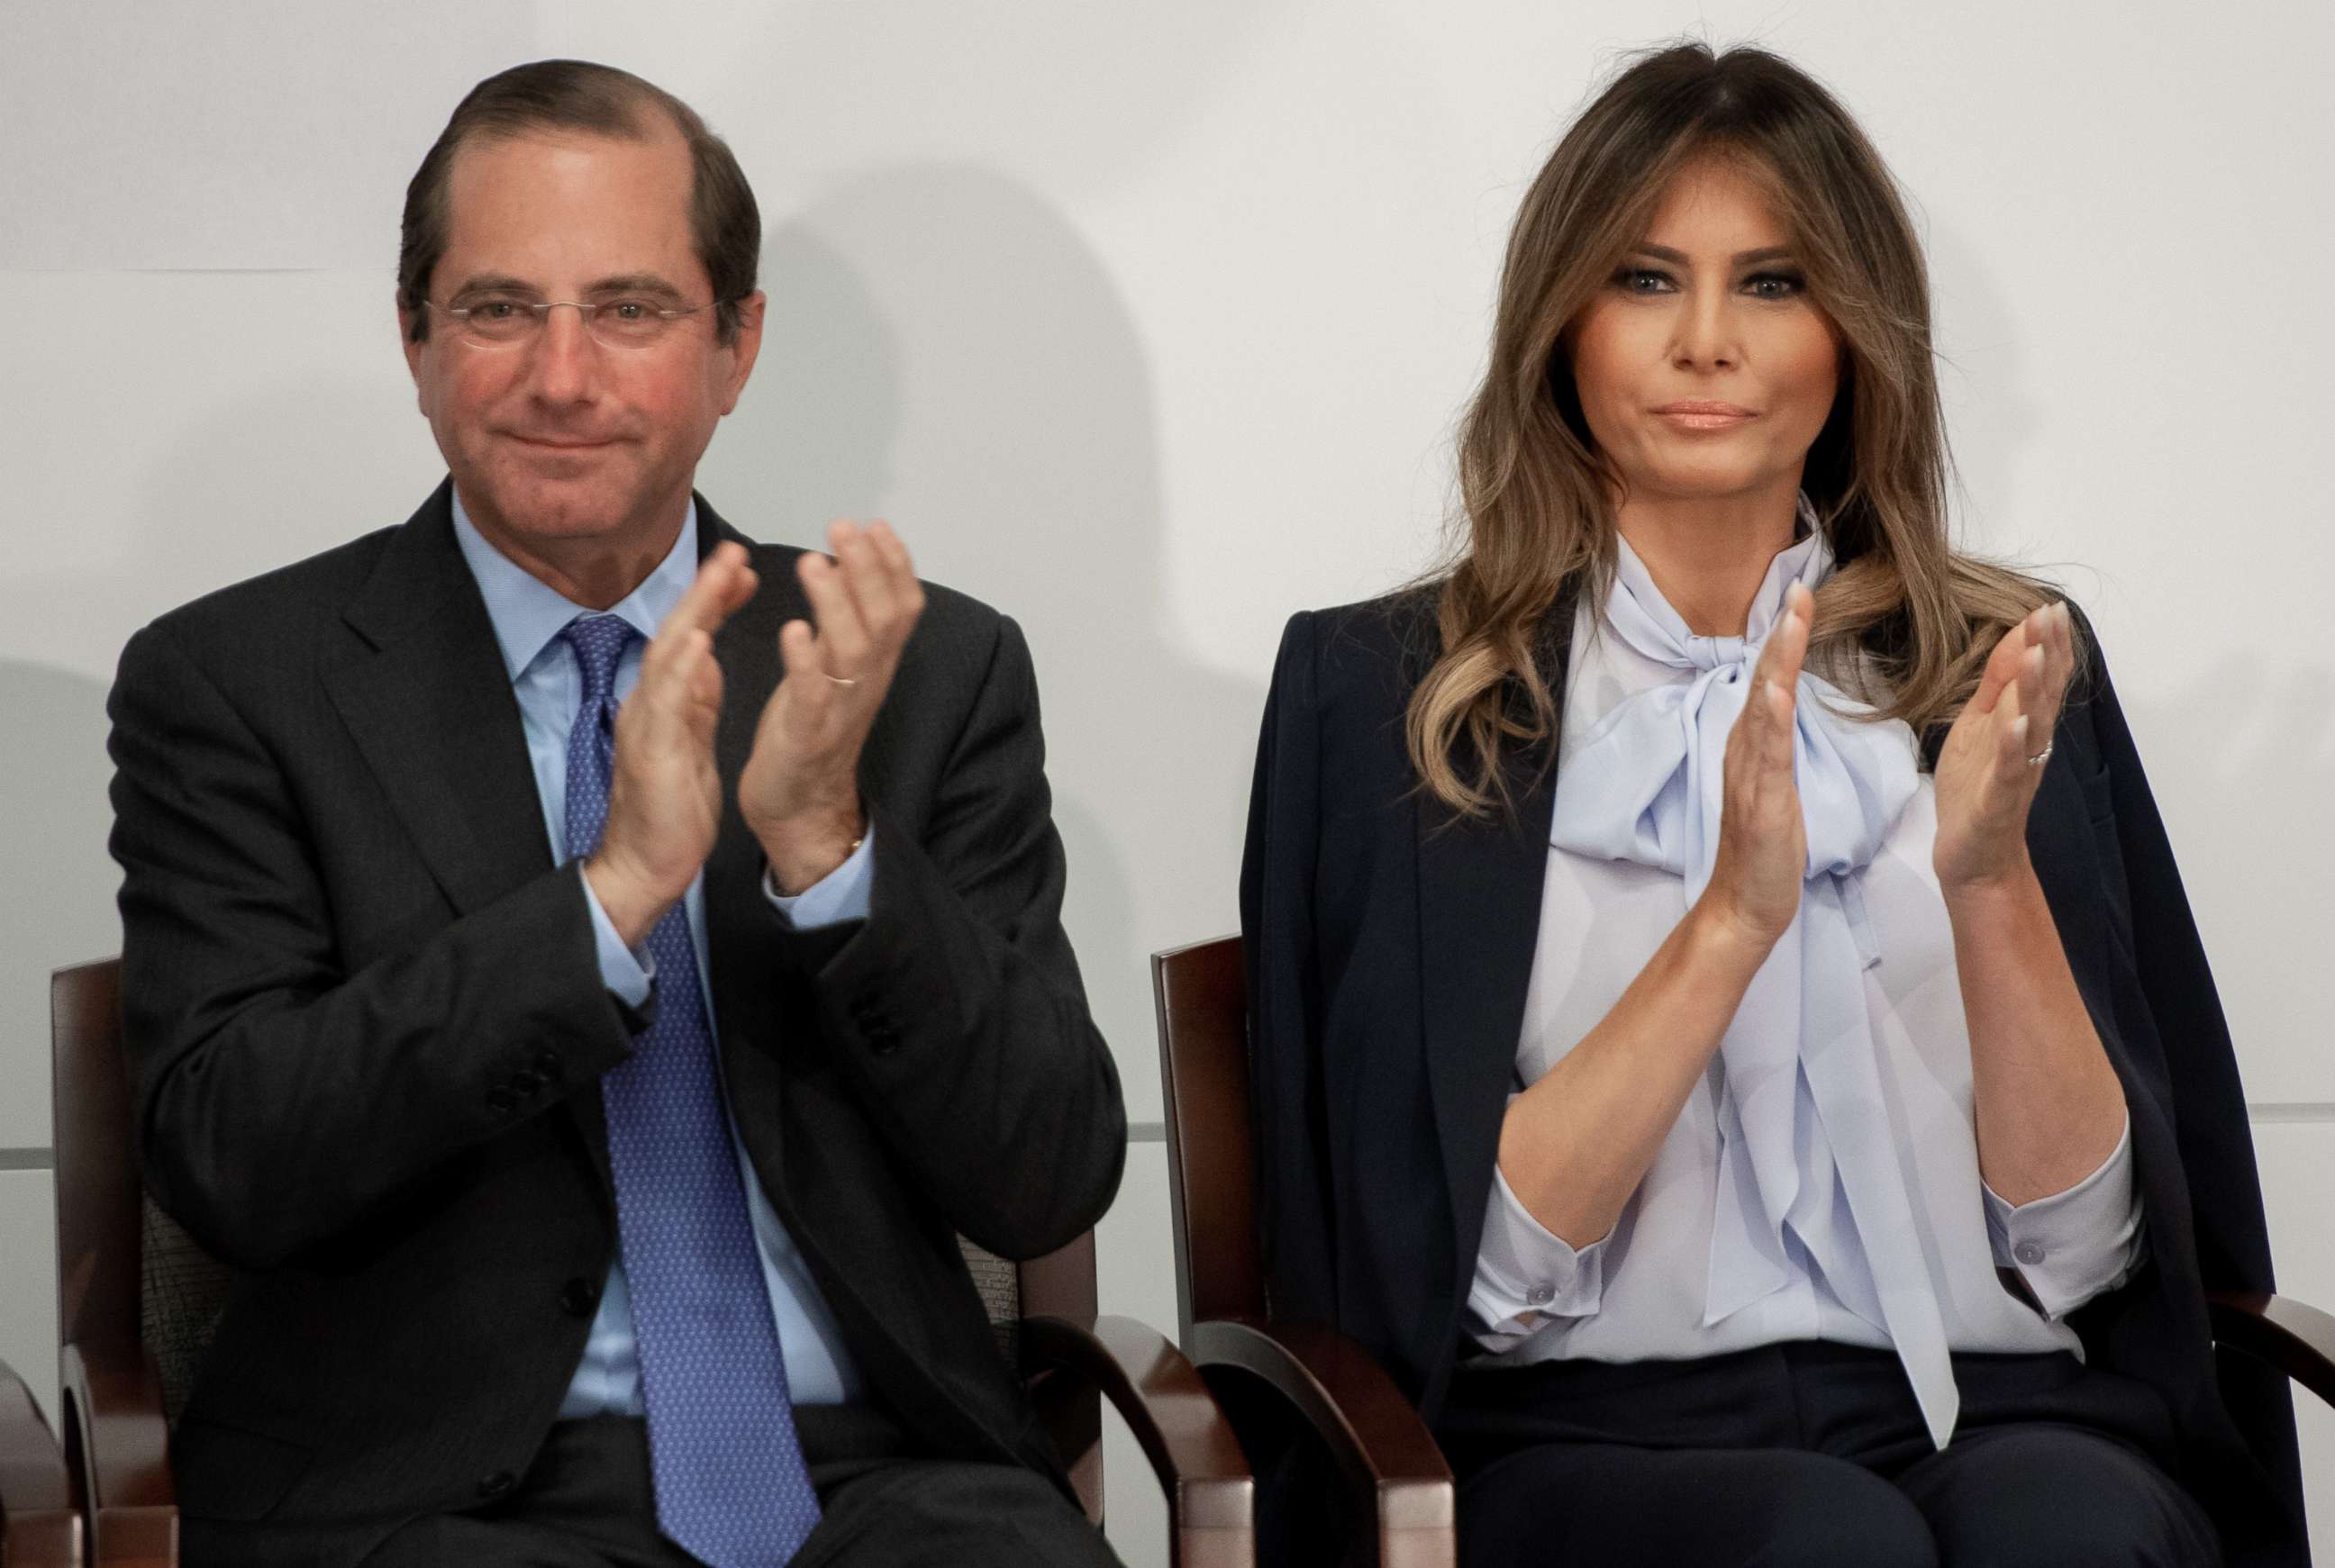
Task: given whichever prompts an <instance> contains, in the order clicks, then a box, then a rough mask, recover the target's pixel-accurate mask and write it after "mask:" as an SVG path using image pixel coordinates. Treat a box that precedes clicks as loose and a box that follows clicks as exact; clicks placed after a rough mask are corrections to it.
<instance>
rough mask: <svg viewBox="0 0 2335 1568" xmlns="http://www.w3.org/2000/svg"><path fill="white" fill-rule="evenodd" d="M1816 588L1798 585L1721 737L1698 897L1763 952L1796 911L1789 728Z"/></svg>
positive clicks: (1795, 803)
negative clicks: (1710, 836) (1711, 847)
mask: <svg viewBox="0 0 2335 1568" xmlns="http://www.w3.org/2000/svg"><path fill="white" fill-rule="evenodd" d="M1815 608H1816V598H1815V595H1812V594H1810V593H1809V592H1808V590H1807V588H1806V587H1805V586H1802V585H1800V584H1798V583H1794V584H1793V585H1792V586H1791V587H1790V588H1789V589H1788V590H1787V591H1786V594H1785V598H1784V613H1783V615H1781V616H1780V617H1779V618H1778V621H1777V623H1776V626H1775V630H1774V631H1773V632H1771V633H1770V634H1768V644H1767V646H1766V647H1764V648H1762V649H1761V650H1760V652H1759V663H1758V664H1757V665H1756V666H1754V667H1753V669H1752V672H1751V698H1750V701H1749V702H1746V703H1745V704H1744V706H1743V712H1742V715H1741V716H1740V717H1739V718H1738V719H1737V720H1736V721H1735V729H1734V730H1733V731H1732V732H1731V733H1729V736H1728V737H1727V757H1726V761H1725V764H1724V769H1723V771H1722V774H1721V777H1722V779H1724V781H1725V782H1724V789H1725V796H1724V799H1722V801H1721V803H1720V818H1719V852H1718V854H1717V856H1716V857H1714V861H1713V864H1712V866H1711V872H1710V886H1708V887H1706V888H1705V889H1703V894H1702V897H1701V898H1700V900H1699V901H1698V903H1697V905H1696V910H1697V912H1698V913H1699V914H1701V915H1705V916H1706V917H1707V918H1710V919H1712V920H1716V921H1717V922H1718V923H1719V924H1720V927H1721V928H1722V929H1723V930H1724V931H1726V932H1727V933H1728V934H1729V935H1731V936H1734V937H1736V938H1738V939H1739V940H1742V941H1745V942H1747V943H1749V944H1754V945H1756V947H1757V948H1758V949H1759V952H1760V953H1762V954H1763V955H1764V953H1766V952H1767V950H1768V949H1769V948H1772V947H1773V946H1775V944H1776V943H1777V940H1778V938H1780V937H1781V936H1782V935H1783V934H1784V932H1785V929H1786V928H1787V927H1788V926H1789V925H1790V924H1792V916H1793V915H1797V913H1798V912H1799V907H1800V884H1801V883H1802V881H1804V880H1805V879H1806V877H1807V865H1808V842H1807V823H1806V822H1805V821H1804V820H1803V819H1802V818H1801V816H1800V791H1799V786H1798V785H1797V782H1795V780H1794V779H1793V776H1792V730H1793V724H1794V720H1795V712H1796V702H1797V696H1798V692H1799V681H1800V662H1801V660H1803V659H1804V658H1806V657H1807V651H1808V622H1809V619H1810V617H1811V616H1812V615H1814V613H1815Z"/></svg>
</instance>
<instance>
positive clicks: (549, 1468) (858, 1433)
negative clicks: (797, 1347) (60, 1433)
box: [184, 1405, 1119, 1568]
mask: <svg viewBox="0 0 2335 1568" xmlns="http://www.w3.org/2000/svg"><path fill="white" fill-rule="evenodd" d="M795 1418H796V1428H797V1430H798V1431H799V1433H800V1435H801V1437H802V1444H803V1457H804V1458H805V1459H806V1460H807V1461H809V1466H810V1476H811V1485H812V1486H814V1487H815V1488H816V1489H817V1490H818V1493H819V1507H820V1511H821V1518H820V1520H819V1527H818V1529H816V1530H814V1531H813V1532H812V1533H811V1536H810V1539H809V1541H807V1542H805V1543H804V1544H803V1548H802V1550H801V1551H800V1552H799V1553H797V1554H796V1556H795V1558H794V1561H793V1562H792V1563H790V1565H789V1568H924V1565H927V1564H929V1565H930V1568H957V1565H959V1564H963V1565H965V1568H1025V1565H1026V1568H1118V1563H1119V1559H1118V1558H1117V1557H1115V1556H1114V1555H1112V1553H1111V1551H1110V1548H1109V1546H1108V1545H1106V1544H1104V1542H1103V1537H1102V1533H1101V1532H1100V1531H1099V1530H1097V1529H1096V1528H1095V1527H1094V1526H1093V1525H1091V1524H1089V1523H1087V1519H1086V1515H1083V1514H1081V1513H1080V1512H1079V1510H1078V1508H1077V1507H1076V1506H1075V1505H1072V1504H1071V1501H1070V1500H1069V1499H1068V1498H1067V1497H1065V1496H1064V1495H1062V1494H1061V1491H1060V1490H1058V1489H1057V1488H1056V1487H1055V1486H1054V1485H1053V1483H1052V1482H1051V1481H1049V1480H1047V1479H1046V1478H1045V1477H1044V1476H1041V1475H1040V1474H1038V1473H1037V1472H1036V1471H1034V1470H1031V1469H1028V1468H1025V1467H1023V1466H1019V1465H984V1464H975V1463H972V1462H969V1461H965V1460H958V1459H941V1458H935V1457H930V1456H928V1455H923V1454H920V1453H919V1452H918V1450H917V1447H916V1444H915V1443H914V1442H913V1441H912V1440H911V1439H910V1438H909V1437H907V1435H906V1433H904V1432H903V1431H902V1430H901V1429H900V1428H899V1427H897V1426H896V1424H894V1423H893V1422H892V1421H891V1420H890V1419H889V1418H887V1417H885V1416H884V1415H882V1414H881V1413H879V1412H877V1411H876V1410H874V1409H872V1408H867V1407H864V1406H819V1405H808V1406H803V1407H801V1408H798V1409H797V1410H796V1412H795ZM369 1538H371V1539H374V1540H376V1541H377V1542H378V1544H376V1545H374V1546H373V1549H372V1550H371V1551H369V1552H363V1548H362V1547H356V1546H353V1545H352V1544H350V1539H349V1537H347V1536H343V1535H338V1534H336V1533H330V1532H323V1533H313V1534H308V1533H301V1534H299V1538H297V1539H296V1538H295V1533H292V1532H285V1531H281V1530H270V1529H268V1528H267V1527H266V1526H248V1525H245V1526H236V1527H234V1530H233V1532H232V1534H229V1533H227V1532H223V1531H221V1530H220V1529H219V1527H218V1526H208V1527H207V1526H206V1525H205V1524H203V1523H202V1522H201V1521H194V1520H189V1521H187V1522H186V1536H185V1543H186V1548H187V1550H186V1552H185V1554H184V1555H185V1560H186V1562H187V1563H189V1568H202V1565H204V1564H209V1563H218V1564H227V1563H234V1564H237V1568H244V1565H247V1564H275V1563H284V1564H287V1565H288V1564H291V1563H301V1564H321V1563H353V1562H359V1561H361V1562H362V1568H699V1564H698V1562H697V1559H696V1558H694V1557H693V1556H691V1555H690V1554H689V1553H686V1552H683V1550H681V1548H679V1547H678V1546H675V1545H674V1544H673V1543H672V1542H670V1541H667V1540H665V1539H664V1537H663V1536H662V1535H660V1534H657V1528H656V1494H655V1491H654V1486H653V1484H652V1482H651V1479H650V1475H649V1448H648V1431H647V1428H646V1426H645V1424H644V1423H643V1422H641V1421H638V1420H635V1419H630V1418H625V1417H619V1416H600V1417H595V1418H591V1419H589V1420H581V1421H562V1422H560V1423H558V1424H557V1425H556V1426H554V1427H553V1428H551V1435H550V1436H549V1437H547V1438H546V1439H545V1441H544V1445H543V1447H542V1448H541V1450H540V1451H538V1454H537V1456H536V1459H535V1463H534V1464H533V1465H532V1466H530V1467H529V1468H528V1472H527V1474H526V1476H523V1477H521V1479H520V1481H519V1484H518V1486H517V1487H515V1488H514V1489H513V1490H512V1491H511V1493H510V1495H508V1496H506V1497H504V1498H502V1499H501V1500H500V1501H499V1502H497V1503H495V1504H494V1505H491V1506H490V1507H487V1508H481V1509H478V1510H474V1511H470V1512H465V1513H460V1514H441V1515H430V1516H426V1517H423V1518H421V1519H415V1520H412V1521H411V1522H409V1523H407V1524H403V1525H402V1526H400V1527H398V1528H397V1529H396V1530H394V1531H393V1532H392V1533H391V1534H389V1535H388V1536H387V1537H386V1538H385V1539H383V1538H381V1537H380V1536H379V1533H378V1526H376V1527H375V1529H374V1531H373V1532H372V1533H371V1534H370V1536H369ZM360 1552H363V1556H362V1558H361V1559H360V1557H359V1555H358V1553H360Z"/></svg>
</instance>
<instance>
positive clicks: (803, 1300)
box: [454, 495, 874, 1419]
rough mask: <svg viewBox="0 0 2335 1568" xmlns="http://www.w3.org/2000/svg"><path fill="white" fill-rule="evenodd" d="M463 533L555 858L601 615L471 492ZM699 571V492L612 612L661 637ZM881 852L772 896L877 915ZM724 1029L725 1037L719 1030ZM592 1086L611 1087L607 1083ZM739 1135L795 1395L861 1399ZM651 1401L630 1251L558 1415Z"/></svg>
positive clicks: (626, 992)
mask: <svg viewBox="0 0 2335 1568" xmlns="http://www.w3.org/2000/svg"><path fill="white" fill-rule="evenodd" d="M454 537H455V539H456V541H457V542H458V543H459V544H460V546H461V549H462V558H463V559H464V560H465V561H467V562H469V563H470V573H471V576H474V577H476V578H477V579H478V584H479V592H480V594H481V595H484V597H485V599H486V602H487V615H488V617H489V619H490V620H491V621H492V622H493V623H494V629H495V640H496V641H497V642H498V643H499V644H500V645H501V648H502V654H503V663H504V666H505V668H506V669H508V670H509V673H510V678H511V689H512V692H513V694H514V695H516V696H517V697H518V707H519V716H520V718H521V720H522V721H524V722H525V725H526V730H527V750H528V760H529V761H530V762H531V763H532V764H533V765H534V768H535V787H536V791H537V793H538V795H539V796H541V798H542V800H543V820H544V826H545V827H546V828H548V829H549V831H550V835H551V853H552V857H553V858H554V859H555V860H556V859H557V858H559V857H560V856H561V854H562V853H563V849H562V847H563V846H564V845H565V844H566V842H567V734H568V731H569V730H570V729H572V728H573V727H574V725H575V722H576V707H577V704H578V703H579V702H581V700H582V695H583V677H582V675H581V674H580V673H578V672H577V670H576V658H575V655H574V653H572V652H571V651H570V650H569V648H568V646H567V644H566V643H564V642H562V641H560V639H559V633H560V630H561V628H563V627H564V626H566V625H567V623H568V622H570V621H572V620H574V619H575V618H576V616H577V615H586V614H590V613H591V612H590V611H589V610H587V608H586V606H584V605H577V604H576V603H574V602H572V601H571V600H569V599H567V597H565V596H564V595H561V594H560V593H558V592H557V590H556V589H553V588H552V587H550V586H547V584H545V583H543V582H542V581H540V580H539V579H538V578H536V577H534V576H529V575H528V573H527V572H526V571H525V570H524V569H523V568H521V567H520V566H518V565H517V564H516V563H514V562H513V561H511V560H510V559H509V557H506V556H505V555H503V554H502V553H501V552H500V551H499V550H498V549H496V548H495V547H494V546H492V545H490V544H489V543H488V542H487V539H486V537H485V536H484V535H483V534H481V533H480V532H479V529H478V526H477V525H476V524H474V523H472V522H471V521H470V515H469V513H467V512H466V511H464V510H463V508H462V501H461V498H460V496H459V495H458V496H456V497H455V499H454ZM696 576H697V507H696V503H694V502H692V503H691V505H690V508H689V516H688V518H686V519H685V520H684V521H683V524H682V528H681V536H680V537H678V538H677V539H675V540H674V541H673V548H672V549H671V550H670V551H669V552H667V554H666V556H665V557H664V560H663V561H662V562H660V563H659V564H658V566H657V568H656V570H654V572H651V573H650V574H649V576H648V577H647V578H646V580H644V582H643V583H642V584H641V586H639V587H637V588H635V589H634V590H633V591H632V593H631V594H629V595H626V596H625V598H624V599H623V600H622V601H620V602H619V603H617V604H616V605H613V606H611V608H610V609H609V611H608V612H607V613H608V614H610V615H621V616H622V617H624V619H625V620H626V621H628V622H630V623H631V624H632V625H633V627H634V628H635V630H636V631H638V632H639V633H640V634H641V636H642V638H643V639H644V641H645V640H646V639H647V638H649V637H652V636H654V635H655V634H656V629H657V626H658V624H659V623H661V622H662V621H663V620H664V617H665V615H667V614H668V613H670V612H671V610H672V609H673V605H676V604H678V603H680V601H681V597H682V595H683V594H684V593H685V592H687V591H688V588H689V585H690V584H691V583H692V582H693V581H694V580H695V579H696ZM642 646H643V644H642V643H635V644H633V645H632V646H631V647H630V648H628V649H626V650H625V656H624V660H623V662H622V663H619V664H618V666H617V668H616V696H617V699H618V701H619V702H621V701H622V700H623V699H624V698H625V697H626V696H629V695H630V694H631V692H632V690H633V688H634V687H635V685H637V684H639V683H640V675H641V651H642ZM873 851H874V837H873V835H872V834H871V835H870V836H869V837H868V838H867V839H866V840H864V841H863V842H862V843H861V844H860V846H859V847H858V848H857V849H856V850H854V851H853V852H852V855H851V857H850V858H849V859H848V860H846V861H845V862H844V863H843V864H842V865H841V866H838V867H837V868H836V870H835V871H833V872H832V873H830V874H829V875H828V877H827V878H826V879H825V880H824V881H822V882H820V883H819V884H818V885H816V886H813V887H811V888H809V890H808V891H806V892H804V893H803V894H801V895H799V896H798V897H793V898H786V897H780V896H779V895H776V894H772V895H770V901H771V903H772V904H773V905H776V906H777V908H778V910H779V913H780V916H781V917H782V918H784V919H786V920H788V921H789V922H790V923H791V924H795V925H797V926H799V927H801V928H804V929H809V928H811V927H815V926H820V925H827V924H834V923H836V922H838V921H844V920H857V919H861V918H864V917H865V916H866V915H867V898H868V886H869V880H870V873H869V867H870V865H871V857H872V854H873ZM576 876H577V878H578V879H579V880H580V879H581V878H582V876H583V868H582V866H581V865H580V864H579V865H578V866H577V867H576ZM704 881H705V879H704V877H703V876H702V875H701V876H698V877H697V878H696V879H695V880H693V881H692V882H691V883H690V885H689V893H688V896H687V898H686V900H685V906H686V909H687V911H688V915H689V933H690V938H691V940H692V942H693V944H695V947H696V951H697V971H698V973H697V982H698V984H699V986H700V987H702V990H703V993H704V996H705V1013H706V1018H707V1020H708V1021H709V1022H711V1021H712V1018H713V992H712V984H711V982H710V981H709V979H708V977H707V972H706V957H705V887H704ZM584 897H585V901H586V903H587V904H589V905H590V906H591V910H592V924H593V929H594V930H595V931H596V932H597V933H598V935H599V942H600V973H601V977H602V979H603V980H604V981H605V982H606V984H607V987H608V989H609V990H610V991H611V992H615V994H616V995H617V996H619V997H621V998H623V999H624V1000H625V1002H627V1003H629V1004H631V1005H635V1006H637V1005H639V1004H640V1003H641V1002H644V1001H645V1000H646V999H647V997H648V994H649V989H650V986H651V983H652V979H653V976H652V973H651V971H650V970H649V969H648V968H647V967H646V966H645V964H644V959H645V957H646V954H645V953H639V954H636V953H634V952H633V951H632V950H631V949H629V948H627V947H626V946H625V944H624V942H623V940H622V939H621V938H620V937H619V936H618V935H617V934H616V928H615V924H614V923H613V922H611V921H610V920H609V918H608V916H607V913H606V911H605V910H603V909H602V908H601V907H600V903H599V900H598V899H597V898H596V897H594V896H593V893H592V886H591V884H590V883H589V882H586V883H585V885H584ZM715 1038H717V1039H718V1038H720V1037H719V1034H718V1032H717V1034H716V1036H715ZM586 1092H591V1093H596V1092H598V1090H597V1089H596V1088H595V1089H591V1090H588V1091H586ZM730 1137H731V1142H732V1145H733V1146H735V1147H736V1148H737V1154H738V1167H739V1172H740V1174H741V1176H743V1177H744V1180H745V1185H746V1205H747V1208H748V1210H749V1212H750V1213H751V1215H752V1217H753V1222H754V1238H755V1241H756V1242H757V1243H758V1244H759V1246H760V1250H761V1254H762V1281H763V1283H764V1284H765V1285H766V1286H767V1287H768V1288H769V1291H770V1313H771V1316H772V1317H773V1318H774V1319H775V1320H776V1321H777V1323H778V1330H779V1343H780V1348H781V1349H782V1350H784V1351H785V1354H786V1359H787V1382H788V1385H789V1387H790V1389H791V1390H792V1393H793V1396H794V1402H795V1403H796V1404H798V1405H834V1404H841V1403H843V1402H845V1401H846V1400H850V1399H857V1398H858V1397H859V1393H860V1388H861V1383H860V1376H859V1370H858V1368H857V1367H856V1366H855V1365H854V1364H853V1362H852V1360H851V1353H850V1351H849V1350H848V1349H847V1348H846V1346H845V1344H844V1341H843V1332H842V1331H841V1329H839V1328H838V1326H837V1324H836V1321H835V1314H834V1312H833V1311H832V1310H831V1309H830V1308H829V1307H828V1304H827V1299H826V1298H825V1297H824V1296H823V1295H821V1294H820V1292H819V1285H818V1283H817V1282H815V1281H814V1280H813V1279H812V1278H811V1276H810V1271H809V1269H808V1268H807V1267H806V1266H805V1265H804V1263H803V1258H802V1253H800V1252H799V1251H798V1250H797V1249H796V1246H795V1244H794V1238H793V1237H791V1236H790V1235H789V1234H787V1229H786V1226H785V1225H784V1224H780V1220H779V1216H778V1215H777V1213H776V1212H775V1211H774V1210H772V1209H771V1207H770V1199H769V1198H768V1197H766V1196H765V1195H763V1192H762V1184H761V1178H760V1177H758V1176H756V1175H755V1174H754V1167H753V1164H752V1162H751V1160H750V1159H748V1157H747V1155H746V1150H745V1147H744V1145H743V1144H741V1143H740V1142H739V1139H738V1129H737V1126H736V1124H735V1123H732V1126H731V1129H730ZM644 1408H645V1407H644V1404H643V1402H642V1399H641V1366H640V1358H639V1355H638V1352H637V1350H636V1348H635V1343H634V1339H633V1308H632V1295H631V1292H629V1291H628V1290H627V1289H626V1288H625V1264H624V1259H623V1257H622V1255H621V1254H620V1255H619V1256H618V1257H617V1259H616V1261H615V1263H612V1264H610V1265H609V1269H608V1280H607V1283H606V1287H605V1288H604V1289H603V1290H602V1292H601V1293H600V1307H599V1312H597V1314H596V1316H595V1317H594V1318H593V1321H592V1332H591V1335H590V1337H589V1338H588V1339H587V1340H586V1341H585V1345H584V1359H583V1360H582V1362H581V1363H580V1364H579V1365H578V1366H577V1367H576V1377H575V1379H574V1380H573V1381H572V1382H570V1383H569V1384H568V1387H567V1398H566V1399H564V1400H563V1401H562V1402H561V1404H560V1407H559V1414H560V1417H561V1418H562V1419H571V1418H579V1417H585V1416H599V1415H619V1416H639V1415H642V1414H643V1413H644Z"/></svg>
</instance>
